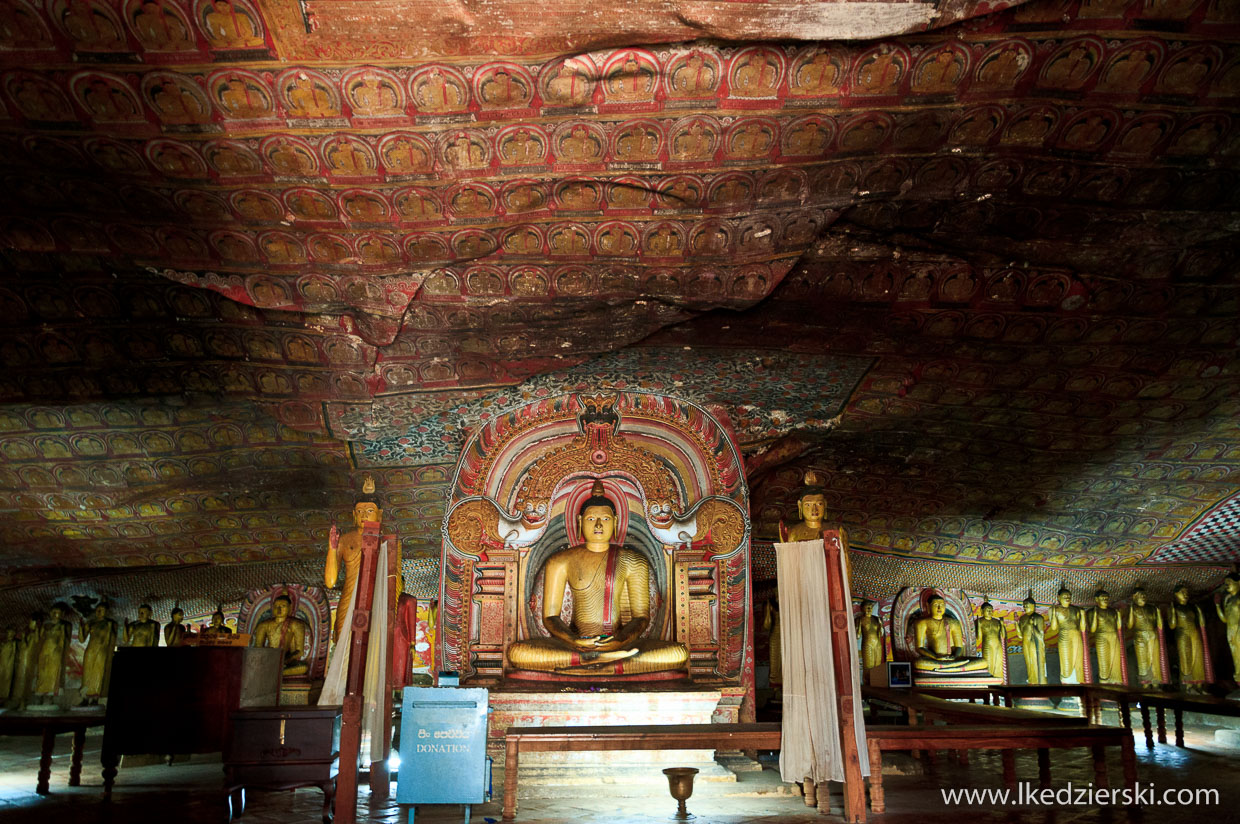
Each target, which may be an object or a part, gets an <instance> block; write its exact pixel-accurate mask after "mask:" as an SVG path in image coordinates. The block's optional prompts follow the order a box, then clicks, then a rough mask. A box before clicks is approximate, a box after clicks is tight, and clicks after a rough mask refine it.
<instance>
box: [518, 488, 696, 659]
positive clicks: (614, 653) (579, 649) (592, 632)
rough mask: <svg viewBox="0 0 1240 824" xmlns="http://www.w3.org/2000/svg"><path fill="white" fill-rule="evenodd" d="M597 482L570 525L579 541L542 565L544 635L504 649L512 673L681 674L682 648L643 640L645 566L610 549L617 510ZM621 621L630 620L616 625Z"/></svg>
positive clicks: (647, 601) (620, 549)
mask: <svg viewBox="0 0 1240 824" xmlns="http://www.w3.org/2000/svg"><path fill="white" fill-rule="evenodd" d="M603 493H604V490H603V485H602V483H601V482H598V481H596V482H595V483H594V488H593V490H592V495H591V497H590V498H589V499H587V500H586V502H585V503H584V504H582V507H581V512H580V514H579V515H578V517H577V525H578V528H579V529H580V531H581V534H582V536H584V538H585V543H583V544H578V545H577V546H573V547H568V548H567V549H562V550H560V551H559V552H556V553H555V554H554V555H552V556H551V557H550V558H549V559H547V563H546V566H545V567H544V568H543V598H542V604H543V609H542V623H543V626H544V627H545V628H546V630H547V632H548V633H550V635H551V637H550V638H534V639H528V640H523V641H516V642H514V643H513V644H511V645H510V646H509V647H508V650H507V657H508V663H509V665H511V666H512V667H513V668H515V669H519V670H532V671H535V672H554V673H558V674H561V675H633V674H639V673H651V672H666V671H672V670H679V669H684V668H685V665H686V663H687V662H688V660H689V651H688V650H687V649H686V648H685V647H684V645H683V644H678V643H675V642H673V641H659V640H655V639H642V638H641V637H640V636H641V634H642V632H644V631H645V630H646V628H647V627H648V626H649V624H650V564H649V563H648V562H647V561H646V559H645V558H644V557H642V555H641V554H640V553H638V552H635V551H633V550H631V549H628V548H625V547H618V546H612V545H611V538H612V535H613V534H614V533H615V530H616V507H615V505H614V504H613V503H612V502H611V500H609V499H608V498H607V497H606V496H605V495H604V494H603ZM565 584H567V585H568V588H569V590H570V591H571V592H572V595H573V618H572V625H571V626H570V625H569V624H568V623H566V622H565V621H564V619H563V617H562V615H561V613H562V612H563V608H564V586H565ZM622 616H629V617H628V620H627V621H624V622H623V623H621V620H622Z"/></svg>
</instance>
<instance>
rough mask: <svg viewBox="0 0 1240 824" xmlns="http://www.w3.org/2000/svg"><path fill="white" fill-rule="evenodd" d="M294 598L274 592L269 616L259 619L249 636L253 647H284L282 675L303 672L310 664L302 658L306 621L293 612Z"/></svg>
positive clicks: (304, 646) (307, 670)
mask: <svg viewBox="0 0 1240 824" xmlns="http://www.w3.org/2000/svg"><path fill="white" fill-rule="evenodd" d="M292 611H293V600H292V599H291V598H289V597H288V596H287V595H277V596H276V597H275V600H273V601H272V602H271V617H270V618H267V619H266V620H263V621H259V622H258V626H256V627H254V635H253V636H252V637H251V638H250V646H252V647H271V648H274V649H279V650H283V651H284V667H283V672H284V674H285V675H305V674H306V673H308V672H309V671H310V666H309V665H308V664H307V663H306V662H305V661H304V660H302V656H303V655H304V654H305V648H306V622H305V621H302V620H301V619H300V618H294V617H293V616H292V614H291V613H292Z"/></svg>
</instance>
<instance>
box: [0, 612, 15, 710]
mask: <svg viewBox="0 0 1240 824" xmlns="http://www.w3.org/2000/svg"><path fill="white" fill-rule="evenodd" d="M16 667H17V631H16V630H14V629H13V628H12V627H9V628H7V629H6V630H5V631H4V640H3V641H0V707H2V706H4V704H5V702H7V701H8V700H9V696H10V695H12V693H13V673H14V670H15V669H16Z"/></svg>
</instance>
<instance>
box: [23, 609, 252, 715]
mask: <svg viewBox="0 0 1240 824" xmlns="http://www.w3.org/2000/svg"><path fill="white" fill-rule="evenodd" d="M109 609H110V607H109V604H108V602H107V601H100V602H99V603H98V604H96V605H95V607H94V609H93V610H92V614H91V617H90V618H83V619H81V620H80V621H79V625H78V635H77V637H78V640H79V641H80V642H81V643H83V644H84V645H85V650H84V651H83V653H82V686H81V696H82V698H81V705H82V706H86V707H90V706H95V705H97V704H98V703H99V699H100V698H101V697H102V696H103V695H105V694H106V691H107V685H108V676H109V674H110V672H111V668H112V655H113V653H114V652H115V651H116V648H117V647H118V646H122V647H155V646H159V642H160V638H161V637H162V638H163V642H164V645H165V646H169V647H177V646H182V645H184V644H185V643H186V642H187V641H188V640H189V639H190V638H191V637H193V635H194V633H193V632H192V629H191V628H190V627H189V626H188V625H186V624H185V612H184V610H182V609H181V608H180V607H174V608H173V610H172V612H171V613H170V615H169V621H168V623H167V624H165V625H161V624H160V622H159V621H156V620H155V619H154V618H152V617H151V616H152V614H153V610H152V609H151V606H150V605H149V604H143V605H142V606H140V607H138V614H137V618H136V619H134V620H132V621H131V620H128V619H126V620H125V622H124V625H123V626H121V625H118V624H117V622H116V621H115V620H114V619H113V618H111V617H110V616H109ZM71 613H72V609H71V608H70V607H69V606H68V605H67V604H63V603H57V604H54V605H52V607H51V608H50V609H49V610H48V611H47V614H46V615H42V614H35V615H32V616H31V617H30V619H29V620H28V621H27V623H26V626H25V627H23V628H22V629H20V630H18V629H15V628H13V627H10V628H8V629H6V630H5V631H4V637H3V639H0V705H3V706H5V707H8V708H26V707H40V706H42V707H51V706H54V705H55V704H56V703H57V700H58V698H59V697H60V695H61V693H62V691H63V687H64V680H65V670H66V667H67V665H68V662H69V647H70V644H71V643H72V641H73V630H74V626H73V623H72V622H71V621H70V620H69V616H70V614H71ZM161 630H162V632H161ZM231 632H232V630H231V629H230V628H229V627H227V626H225V624H224V614H223V612H221V611H217V612H216V613H215V614H214V615H213V616H211V623H210V625H209V626H207V627H204V628H203V629H202V630H201V633H200V634H202V635H205V636H211V635H224V634H229V633H231Z"/></svg>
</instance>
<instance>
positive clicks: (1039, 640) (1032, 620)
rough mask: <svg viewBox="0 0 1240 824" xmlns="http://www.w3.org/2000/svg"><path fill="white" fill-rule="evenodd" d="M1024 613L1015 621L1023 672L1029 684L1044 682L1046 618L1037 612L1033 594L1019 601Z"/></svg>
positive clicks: (1036, 603)
mask: <svg viewBox="0 0 1240 824" xmlns="http://www.w3.org/2000/svg"><path fill="white" fill-rule="evenodd" d="M1021 606H1022V607H1024V610H1025V614H1024V615H1022V616H1020V620H1019V621H1017V622H1016V626H1017V628H1019V630H1020V642H1021V647H1022V649H1023V651H1024V654H1025V672H1026V673H1028V675H1027V676H1026V677H1027V680H1028V682H1029V683H1030V684H1045V683H1046V619H1045V618H1043V617H1042V614H1041V613H1040V612H1038V602H1037V601H1035V600H1033V595H1032V594H1030V595H1029V597H1028V598H1026V599H1025V600H1024V601H1022V602H1021Z"/></svg>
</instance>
